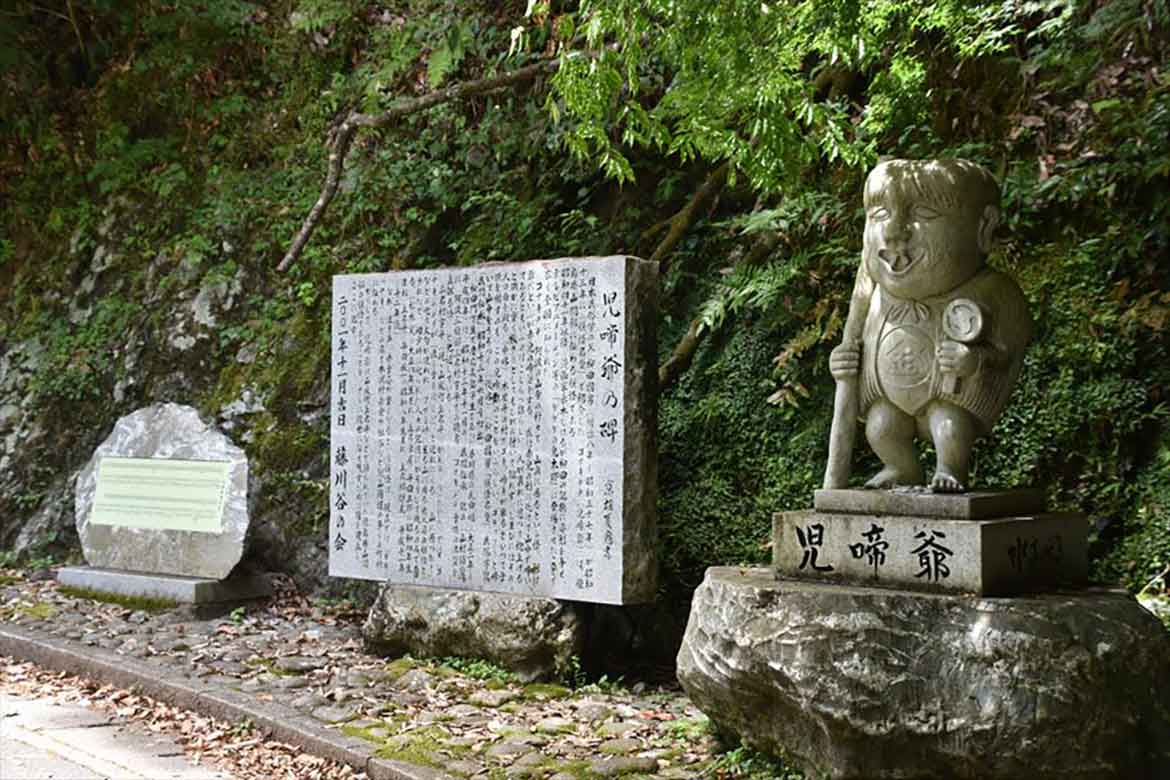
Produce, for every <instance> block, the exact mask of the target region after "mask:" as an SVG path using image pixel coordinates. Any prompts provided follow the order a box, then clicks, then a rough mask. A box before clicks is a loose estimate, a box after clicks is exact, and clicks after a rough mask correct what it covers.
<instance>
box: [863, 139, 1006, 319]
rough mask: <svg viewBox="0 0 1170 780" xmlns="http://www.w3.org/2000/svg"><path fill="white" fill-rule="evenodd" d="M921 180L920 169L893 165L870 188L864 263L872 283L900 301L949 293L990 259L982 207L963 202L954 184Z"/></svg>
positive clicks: (877, 175) (882, 167) (877, 170)
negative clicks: (872, 280)
mask: <svg viewBox="0 0 1170 780" xmlns="http://www.w3.org/2000/svg"><path fill="white" fill-rule="evenodd" d="M923 180H924V177H923V175H922V169H921V168H914V167H911V166H907V165H899V164H898V163H897V162H894V163H887V164H884V165H880V166H878V167H877V168H875V169H874V171H873V173H872V174H870V179H869V181H868V182H867V183H866V209H865V239H864V246H863V249H862V258H863V260H864V262H865V267H866V270H867V271H868V272H869V274H870V276H871V277H873V279H874V281H876V282H877V284H878V285H879V286H881V288H882V289H883V290H886V291H888V292H890V293H891V294H893V295H895V296H897V297H899V298H909V299H913V300H918V299H922V298H929V297H932V296H935V295H941V294H943V293H945V292H948V291H949V290H952V289H954V288H955V287H957V286H959V285H960V284H962V283H963V282H965V281H967V280H968V279H970V278H971V277H972V276H974V275H975V274H976V273H977V272H978V271H979V269H981V268H982V267H983V264H984V259H985V257H986V250H987V247H986V243H987V240H988V237H989V235H990V233H989V231H987V229H986V225H985V220H986V219H987V218H988V214H987V213H985V211H984V209H983V208H982V207H981V205H977V206H975V207H972V206H971V205H968V204H966V203H964V199H963V193H962V192H961V190H960V188H959V187H958V184H957V183H956V182H954V181H952V180H948V179H946V178H944V177H941V176H930V177H929V180H928V181H926V182H925V185H924V181H923ZM991 212H993V213H992V214H991V218H994V208H993V207H992V208H991Z"/></svg>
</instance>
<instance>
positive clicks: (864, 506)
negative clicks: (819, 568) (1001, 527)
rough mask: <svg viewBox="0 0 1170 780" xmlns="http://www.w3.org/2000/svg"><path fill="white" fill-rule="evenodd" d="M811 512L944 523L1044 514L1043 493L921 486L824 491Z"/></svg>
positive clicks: (1024, 490)
mask: <svg viewBox="0 0 1170 780" xmlns="http://www.w3.org/2000/svg"><path fill="white" fill-rule="evenodd" d="M813 509H816V510H817V511H818V512H833V513H847V514H865V515H911V516H916V517H940V518H944V519H948V520H984V519H987V518H993V517H1019V516H1021V515H1034V514H1038V513H1041V512H1043V511H1044V491H1043V490H1037V489H1034V488H1027V489H1017V490H975V491H972V492H970V493H932V492H931V491H930V488H925V487H901V488H893V489H891V490H859V489H856V488H844V489H833V488H826V489H823V490H817V491H815V492H814V493H813Z"/></svg>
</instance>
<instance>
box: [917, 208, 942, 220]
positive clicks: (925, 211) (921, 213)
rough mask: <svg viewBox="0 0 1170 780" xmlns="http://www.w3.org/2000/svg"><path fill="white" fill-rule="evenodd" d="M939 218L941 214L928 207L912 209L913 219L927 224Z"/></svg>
mask: <svg viewBox="0 0 1170 780" xmlns="http://www.w3.org/2000/svg"><path fill="white" fill-rule="evenodd" d="M941 216H942V212H940V211H937V210H935V209H932V208H931V207H930V206H921V205H919V206H915V207H914V218H915V219H919V220H922V221H923V222H929V221H931V220H932V219H938V218H939V217H941Z"/></svg>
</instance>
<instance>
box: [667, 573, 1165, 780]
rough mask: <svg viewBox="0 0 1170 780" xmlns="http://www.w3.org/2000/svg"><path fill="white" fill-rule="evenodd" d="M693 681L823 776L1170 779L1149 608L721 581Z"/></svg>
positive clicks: (702, 693) (687, 655)
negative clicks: (1146, 609) (1147, 609)
mask: <svg viewBox="0 0 1170 780" xmlns="http://www.w3.org/2000/svg"><path fill="white" fill-rule="evenodd" d="M677 670H678V680H679V682H680V683H681V684H682V687H683V689H684V690H685V691H686V692H687V694H688V695H689V696H690V697H691V700H692V701H693V702H694V703H695V705H696V706H697V707H699V708H700V709H701V710H703V711H704V712H705V713H707V715H708V716H709V717H710V718H711V720H712V722H713V723H714V725H715V726H716V727H717V729H718V731H719V732H721V733H732V734H736V735H738V736H739V737H741V738H742V739H743V741H744V742H745V743H748V744H751V745H752V746H754V747H756V748H758V749H761V750H764V751H765V752H768V753H772V754H773V755H778V754H780V753H781V752H783V753H784V754H785V755H786V756H787V757H788V760H791V761H792V762H794V763H795V765H796V766H798V767H799V768H801V769H803V770H805V771H806V773H807V775H808V776H809V777H821V776H825V777H833V778H840V779H841V780H861V778H864V779H865V780H886V779H889V780H894V779H895V778H897V779H898V780H927V779H928V778H979V779H980V780H1019V778H1030V780H1105V778H1116V779H1117V780H1122V778H1124V779H1125V780H1130V779H1131V778H1132V779H1134V780H1138V779H1139V778H1141V779H1143V780H1154V778H1165V777H1170V710H1168V709H1167V706H1166V695H1167V691H1170V634H1167V632H1166V630H1165V628H1164V627H1163V626H1162V625H1161V624H1160V623H1159V622H1158V620H1157V619H1156V618H1154V616H1153V615H1151V614H1150V613H1148V612H1147V611H1145V610H1144V609H1142V608H1141V607H1140V606H1139V605H1138V603H1137V602H1136V601H1135V600H1134V598H1133V596H1131V595H1129V594H1128V593H1125V592H1124V591H1121V590H1109V589H1084V590H1079V591H1064V592H1060V593H1054V594H1046V595H1039V596H1028V597H1022V598H1011V599H997V598H974V597H959V596H950V595H940V594H933V593H910V592H906V591H892V590H884V589H877V588H859V587H850V586H845V585H825V584H819V583H812V582H795V581H790V580H789V581H777V580H775V578H774V576H773V574H772V572H771V571H770V570H769V569H767V568H763V567H760V568H749V569H744V568H739V567H714V568H711V569H708V570H707V576H706V579H705V580H704V582H703V584H702V585H700V586H699V588H698V589H697V590H696V591H695V594H694V600H693V601H692V606H691V613H690V620H689V622H688V624H687V630H686V635H685V637H684V639H683V644H682V647H681V649H680V650H679V654H678V667H677Z"/></svg>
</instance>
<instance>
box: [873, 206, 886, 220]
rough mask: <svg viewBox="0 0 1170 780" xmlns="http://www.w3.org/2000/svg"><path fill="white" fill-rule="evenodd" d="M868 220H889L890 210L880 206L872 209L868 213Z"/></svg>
mask: <svg viewBox="0 0 1170 780" xmlns="http://www.w3.org/2000/svg"><path fill="white" fill-rule="evenodd" d="M869 218H870V219H872V220H877V221H881V220H883V219H889V218H890V210H889V209H887V208H884V207H882V206H878V207H877V208H876V209H872V210H871V211H870V212H869Z"/></svg>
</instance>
